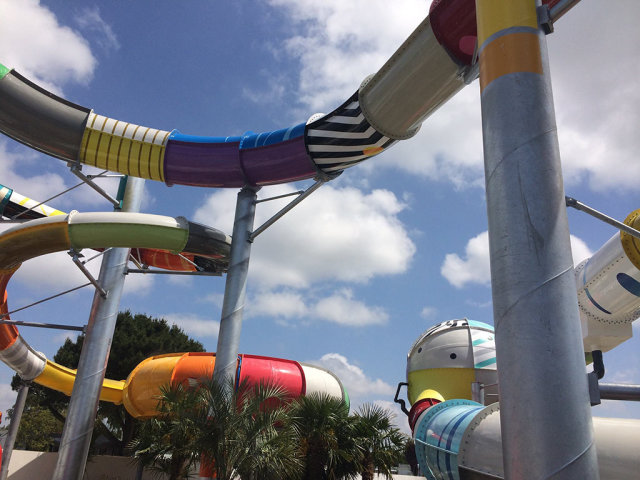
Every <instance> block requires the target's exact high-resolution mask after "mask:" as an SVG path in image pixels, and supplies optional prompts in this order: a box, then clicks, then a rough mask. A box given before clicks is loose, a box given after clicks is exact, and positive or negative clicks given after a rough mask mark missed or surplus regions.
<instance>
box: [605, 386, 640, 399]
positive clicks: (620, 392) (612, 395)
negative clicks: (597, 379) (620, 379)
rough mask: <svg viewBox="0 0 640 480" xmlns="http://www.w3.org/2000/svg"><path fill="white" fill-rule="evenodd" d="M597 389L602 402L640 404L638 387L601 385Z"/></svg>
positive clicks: (639, 388) (639, 387) (639, 389)
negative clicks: (624, 401) (618, 401)
mask: <svg viewBox="0 0 640 480" xmlns="http://www.w3.org/2000/svg"><path fill="white" fill-rule="evenodd" d="M598 387H599V388H600V398H601V399H602V400H627V401H630V402H640V385H624V384H621V383H601V384H600V385H599V386H598Z"/></svg>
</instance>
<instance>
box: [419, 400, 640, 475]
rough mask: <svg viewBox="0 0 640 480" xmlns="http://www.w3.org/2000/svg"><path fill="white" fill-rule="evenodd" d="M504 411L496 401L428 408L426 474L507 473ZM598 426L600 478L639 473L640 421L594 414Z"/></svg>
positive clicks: (422, 437) (423, 424)
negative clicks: (503, 436) (501, 422)
mask: <svg viewBox="0 0 640 480" xmlns="http://www.w3.org/2000/svg"><path fill="white" fill-rule="evenodd" d="M499 410H500V407H499V405H498V404H497V403H494V404H493V405H489V406H488V407H485V406H483V405H481V404H479V403H476V402H471V401H469V400H448V401H446V402H443V403H440V404H438V405H436V406H434V407H431V408H429V409H428V410H426V411H425V412H424V413H423V414H422V415H421V417H420V418H419V419H418V423H417V427H416V430H415V432H414V441H415V444H416V456H417V457H418V463H419V464H420V466H421V467H422V469H423V472H424V473H425V476H426V477H427V478H428V479H430V480H435V479H441V478H447V479H450V480H461V479H471V478H473V479H477V480H485V479H486V480H495V479H501V478H505V477H504V470H503V466H502V441H501V432H500V411H499ZM539 421H544V419H539ZM532 428H535V426H534V425H532ZM593 428H594V437H595V446H596V450H597V456H598V466H599V470H600V478H601V480H619V479H621V478H637V476H638V456H637V455H638V454H637V445H638V443H640V420H637V419H618V418H598V417H594V418H593ZM577 453H579V452H577ZM559 467H569V468H570V466H559ZM565 473H566V472H565Z"/></svg>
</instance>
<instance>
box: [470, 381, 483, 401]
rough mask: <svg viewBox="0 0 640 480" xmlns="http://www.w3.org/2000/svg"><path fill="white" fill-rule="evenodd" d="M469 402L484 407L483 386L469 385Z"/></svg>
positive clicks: (474, 383) (476, 383)
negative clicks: (471, 401)
mask: <svg viewBox="0 0 640 480" xmlns="http://www.w3.org/2000/svg"><path fill="white" fill-rule="evenodd" d="M471 400H473V401H474V402H478V403H482V404H483V405H484V385H482V383H480V382H472V383H471Z"/></svg>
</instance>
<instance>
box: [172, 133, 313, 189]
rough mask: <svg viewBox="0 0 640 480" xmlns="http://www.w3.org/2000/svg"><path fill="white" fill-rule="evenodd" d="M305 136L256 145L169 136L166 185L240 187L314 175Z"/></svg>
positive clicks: (269, 183)
mask: <svg viewBox="0 0 640 480" xmlns="http://www.w3.org/2000/svg"><path fill="white" fill-rule="evenodd" d="M316 173H317V168H316V166H315V164H314V163H313V161H312V160H311V159H310V158H309V155H308V154H307V150H306V147H305V143H304V136H299V137H296V138H294V139H291V140H287V141H284V142H279V143H275V144H273V145H268V146H262V147H258V148H241V147H240V142H227V143H218V142H212V143H192V142H182V141H179V140H169V141H168V142H167V147H166V150H165V157H164V174H165V182H166V183H167V185H173V184H180V185H193V186H196V187H242V186H244V185H246V184H249V185H273V184H276V183H283V182H294V181H298V180H305V179H308V178H312V177H314V176H315V175H316Z"/></svg>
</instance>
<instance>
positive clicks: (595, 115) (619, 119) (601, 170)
mask: <svg viewBox="0 0 640 480" xmlns="http://www.w3.org/2000/svg"><path fill="white" fill-rule="evenodd" d="M610 6H611V5H607V4H603V3H601V2H590V3H589V5H580V6H579V7H578V8H574V9H573V10H572V11H571V13H570V15H566V17H563V18H562V20H561V21H560V22H558V25H557V27H556V32H557V33H554V34H553V35H550V36H549V37H548V38H549V45H550V60H551V71H552V74H553V79H554V85H553V88H554V97H555V99H556V112H557V120H558V135H559V139H560V147H561V153H562V159H563V166H564V176H565V179H566V181H567V183H568V184H569V185H574V184H576V183H577V182H580V181H586V182H587V183H588V185H589V186H590V187H591V188H592V189H593V190H596V191H607V190H609V189H611V188H615V187H623V188H625V189H635V188H636V183H635V181H634V180H635V179H637V178H639V177H640V163H638V161H637V158H636V152H637V151H638V150H639V149H640V137H638V135H637V134H636V125H638V123H639V122H640V108H639V107H640V91H639V90H638V88H637V86H636V85H635V82H634V81H633V80H632V79H635V78H638V75H640V64H639V63H638V52H637V48H636V45H638V43H640V31H639V30H638V28H637V26H636V19H637V18H638V17H639V16H640V3H638V2H636V1H634V0H619V1H617V2H615V5H614V8H609V7H610ZM594 29H597V31H598V35H590V34H589V32H591V31H594ZM594 58H597V59H598V62H597V63H598V66H597V68H592V67H593V59H594ZM612 72H613V73H612Z"/></svg>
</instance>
